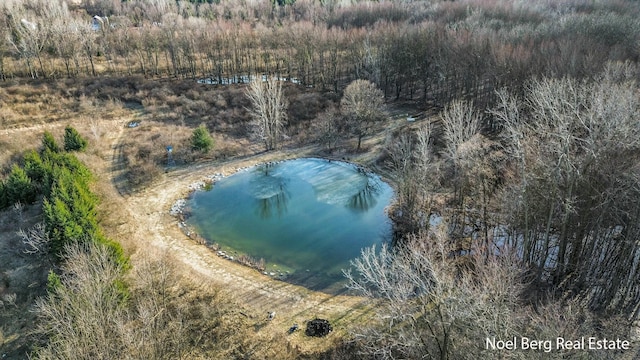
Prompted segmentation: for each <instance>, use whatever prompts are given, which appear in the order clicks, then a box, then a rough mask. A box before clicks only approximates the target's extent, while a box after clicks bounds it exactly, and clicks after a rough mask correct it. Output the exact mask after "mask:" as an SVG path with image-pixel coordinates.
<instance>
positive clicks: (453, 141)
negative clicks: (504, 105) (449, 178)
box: [440, 100, 481, 161]
mask: <svg viewBox="0 0 640 360" xmlns="http://www.w3.org/2000/svg"><path fill="white" fill-rule="evenodd" d="M440 119H441V120H442V125H443V127H444V138H445V140H446V141H447V154H448V155H449V157H450V158H451V159H453V160H454V161H457V151H458V148H459V147H460V145H462V143H464V142H465V141H467V140H469V139H471V137H473V135H475V134H476V133H477V132H478V131H480V119H481V118H480V114H479V113H478V112H477V111H476V110H475V108H474V107H473V104H472V103H471V102H468V101H462V100H455V101H453V102H451V103H450V104H449V105H447V106H446V107H445V108H444V111H442V113H440Z"/></svg>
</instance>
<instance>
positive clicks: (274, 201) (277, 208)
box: [257, 184, 289, 219]
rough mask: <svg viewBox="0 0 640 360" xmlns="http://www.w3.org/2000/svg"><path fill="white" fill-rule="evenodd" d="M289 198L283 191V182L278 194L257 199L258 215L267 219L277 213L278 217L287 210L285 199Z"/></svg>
mask: <svg viewBox="0 0 640 360" xmlns="http://www.w3.org/2000/svg"><path fill="white" fill-rule="evenodd" d="M288 200H289V196H288V194H287V193H286V191H285V188H284V184H283V186H282V191H281V192H279V193H278V194H276V195H274V196H272V197H270V198H265V199H258V200H257V210H258V213H259V214H260V217H261V218H263V219H268V218H270V217H272V216H273V215H274V214H276V213H277V214H278V217H280V216H282V215H284V214H285V213H286V212H287V201H288Z"/></svg>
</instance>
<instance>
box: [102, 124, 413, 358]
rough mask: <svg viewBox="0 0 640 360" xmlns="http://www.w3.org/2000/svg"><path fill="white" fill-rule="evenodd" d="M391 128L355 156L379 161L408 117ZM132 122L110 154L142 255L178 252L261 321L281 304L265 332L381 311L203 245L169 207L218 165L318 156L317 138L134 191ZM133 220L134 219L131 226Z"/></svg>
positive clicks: (321, 344) (186, 170)
mask: <svg viewBox="0 0 640 360" xmlns="http://www.w3.org/2000/svg"><path fill="white" fill-rule="evenodd" d="M388 125H390V126H389V128H388V129H387V131H385V132H383V133H381V134H378V135H377V136H374V137H370V138H368V139H366V140H365V142H364V144H365V145H367V146H368V148H369V149H370V151H368V152H367V153H363V154H361V155H359V156H351V157H350V158H349V159H350V160H352V161H357V162H360V163H363V164H366V163H372V162H373V161H375V156H377V155H376V154H379V151H380V148H381V145H382V143H383V142H384V138H385V135H387V133H388V131H394V130H397V129H398V128H400V127H403V126H407V125H409V124H407V123H406V119H405V118H403V117H398V118H396V119H394V120H393V124H388ZM126 131H127V130H126V129H125V127H124V126H121V128H120V130H119V132H118V133H117V135H115V136H114V137H113V138H112V139H113V143H112V145H111V149H112V159H111V167H110V171H109V176H110V178H111V181H112V184H113V185H114V187H115V188H116V189H117V190H118V193H119V194H120V196H121V197H123V199H122V200H123V201H121V202H120V203H121V204H122V206H123V208H122V209H119V210H118V211H120V212H122V213H124V214H128V215H127V216H128V219H127V220H126V224H124V225H122V226H124V227H126V228H127V231H126V232H127V233H128V235H127V236H129V237H130V239H131V240H132V242H133V244H134V246H135V247H136V248H137V249H138V252H137V253H136V254H137V255H136V254H134V256H133V259H132V260H133V261H134V264H135V261H136V257H137V256H142V255H141V254H143V253H147V252H150V251H158V250H159V251H160V252H166V253H169V254H171V255H173V257H174V258H175V259H178V262H179V264H180V265H181V267H182V268H183V269H184V270H186V272H187V273H188V274H189V276H190V277H191V278H192V279H194V280H195V281H197V282H206V283H211V284H217V285H219V286H221V287H222V288H223V289H225V291H227V292H229V293H231V294H233V297H234V298H235V299H237V300H238V301H239V302H240V303H241V304H242V305H243V306H245V307H247V308H248V309H251V313H253V314H259V315H256V316H257V317H258V318H256V322H260V321H262V319H261V318H260V316H264V317H265V318H266V315H267V313H268V312H271V311H275V312H276V318H275V319H274V320H273V321H272V322H270V323H269V324H268V326H265V327H264V330H258V334H257V335H258V336H261V334H260V332H261V331H263V332H265V333H263V334H262V336H264V337H265V338H268V336H269V335H268V334H266V332H273V331H282V332H283V333H284V332H285V331H286V330H287V329H288V328H289V326H291V325H292V324H293V323H298V324H302V323H303V322H304V321H305V320H309V319H313V318H315V317H321V318H326V319H329V320H330V321H331V323H332V324H333V325H334V329H335V330H336V331H335V333H337V334H340V333H346V331H347V329H348V328H349V327H350V326H353V325H357V324H362V323H365V322H367V321H368V320H369V319H370V318H371V317H372V316H373V315H374V313H375V307H374V306H372V305H371V304H370V303H368V302H367V301H366V299H363V298H360V297H355V296H347V295H329V294H325V293H322V292H315V291H311V290H309V289H306V288H304V287H301V286H296V285H292V284H289V283H286V282H282V281H278V280H274V279H272V278H270V277H269V276H266V275H263V274H261V273H259V272H258V271H256V270H254V269H250V268H248V267H245V266H242V265H240V264H237V263H234V262H231V261H228V260H225V259H222V258H220V257H218V256H217V255H216V254H215V253H214V252H213V251H211V250H210V249H209V248H207V247H206V246H204V245H199V244H197V243H196V242H195V241H193V240H191V239H189V238H188V237H187V236H186V235H185V234H184V233H182V231H181V230H180V229H179V228H178V219H176V218H174V217H172V216H171V215H170V214H169V210H170V208H171V205H173V204H174V203H175V202H176V201H177V200H178V199H181V198H184V197H185V196H186V195H187V194H188V192H189V185H191V184H193V183H196V182H198V181H201V180H203V179H205V178H207V177H208V176H210V175H212V174H214V173H222V174H225V175H228V174H231V173H233V172H235V171H236V169H239V168H242V167H246V166H251V165H255V164H258V163H262V162H265V161H274V160H282V159H287V158H297V157H304V156H313V155H314V154H315V153H317V150H318V148H317V147H316V146H307V147H302V148H297V149H293V150H280V151H275V152H269V153H260V154H256V155H251V156H247V157H242V158H236V159H232V160H229V161H224V162H222V161H216V162H209V163H202V164H196V165H191V166H188V167H178V168H174V169H172V170H171V171H169V172H166V173H164V174H162V176H161V177H160V178H159V179H157V180H156V181H154V183H153V184H152V185H150V186H149V187H147V188H145V189H143V190H140V191H138V192H135V193H129V192H128V191H127V190H126V188H125V187H124V185H123V184H124V183H123V179H122V176H123V171H122V170H123V168H124V166H123V164H122V161H123V159H122V156H121V152H122V145H121V140H122V138H123V136H126ZM131 224H134V226H131ZM289 339H290V342H291V344H292V345H293V346H296V347H298V348H300V349H302V350H303V351H305V350H306V351H317V350H320V349H326V348H327V347H329V346H331V344H332V341H333V339H332V337H331V336H330V337H328V338H325V339H322V340H319V339H313V340H309V339H308V338H306V337H304V336H302V334H301V333H300V332H299V333H298V334H295V335H294V336H291V337H289Z"/></svg>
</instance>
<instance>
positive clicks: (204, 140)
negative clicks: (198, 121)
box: [191, 124, 213, 153]
mask: <svg viewBox="0 0 640 360" xmlns="http://www.w3.org/2000/svg"><path fill="white" fill-rule="evenodd" d="M212 147H213V138H212V137H211V135H209V131H208V130H207V127H206V126H204V124H202V125H200V126H198V127H197V128H196V129H195V130H193V135H191V148H192V149H193V150H197V151H200V152H203V153H206V152H208V151H209V150H211V148H212Z"/></svg>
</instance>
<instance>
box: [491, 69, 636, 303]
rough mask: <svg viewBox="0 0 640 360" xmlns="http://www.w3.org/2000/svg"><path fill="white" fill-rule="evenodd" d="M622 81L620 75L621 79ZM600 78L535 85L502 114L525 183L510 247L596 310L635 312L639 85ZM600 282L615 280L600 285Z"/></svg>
mask: <svg viewBox="0 0 640 360" xmlns="http://www.w3.org/2000/svg"><path fill="white" fill-rule="evenodd" d="M614 75H615V74H614ZM619 77H620V76H618V75H616V76H613V75H609V74H608V73H605V74H603V75H602V76H601V77H600V79H599V82H598V83H596V84H590V83H583V82H580V81H576V80H574V79H568V78H566V79H542V80H536V81H533V82H532V83H531V84H530V85H529V91H528V94H527V96H526V98H525V99H524V100H519V99H517V98H515V97H513V96H507V95H506V94H504V93H502V94H501V95H500V98H501V102H500V108H499V109H498V110H496V111H495V113H496V114H497V116H498V118H499V119H501V120H502V121H503V122H504V124H505V129H506V131H505V135H506V136H505V142H506V144H507V149H509V150H510V152H511V153H512V154H514V155H517V156H516V158H517V160H518V166H517V171H518V174H517V175H518V181H517V182H515V184H514V185H513V186H512V187H509V188H507V189H506V196H505V200H506V203H505V204H504V209H505V214H506V215H507V220H506V221H508V222H509V223H510V224H512V226H513V228H514V229H516V232H515V233H514V234H513V235H514V236H513V238H512V241H513V242H514V243H515V244H516V246H518V247H519V248H521V249H522V251H523V259H524V260H525V261H526V262H528V263H529V264H531V265H534V266H535V268H536V269H537V272H536V279H537V280H538V281H544V282H549V283H551V284H555V285H560V284H562V286H563V287H565V288H568V289H571V290H572V291H576V293H579V294H582V295H585V296H587V297H588V298H589V299H590V305H591V306H593V307H595V308H601V309H610V310H612V311H614V312H620V311H627V312H632V311H634V310H633V309H634V308H635V304H637V303H638V301H640V297H639V295H638V294H639V292H638V286H637V283H634V282H633V281H632V280H631V279H633V278H637V276H638V271H639V269H638V267H637V266H635V265H630V264H636V263H637V259H638V256H639V254H640V247H639V246H638V245H637V242H636V241H635V240H631V239H636V238H637V237H638V236H639V234H640V228H639V227H638V225H637V223H638V216H639V213H638V211H637V202H635V201H634V200H631V199H637V197H638V196H640V193H639V189H640V188H639V187H638V181H637V179H638V170H637V169H638V157H637V154H638V151H640V140H639V139H640V129H639V128H638V126H637V119H638V118H639V117H640V114H639V105H638V99H637V96H636V95H635V94H636V92H637V85H636V84H635V83H634V82H633V81H629V80H627V79H626V78H625V76H622V78H619ZM602 279H610V280H607V281H602Z"/></svg>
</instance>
